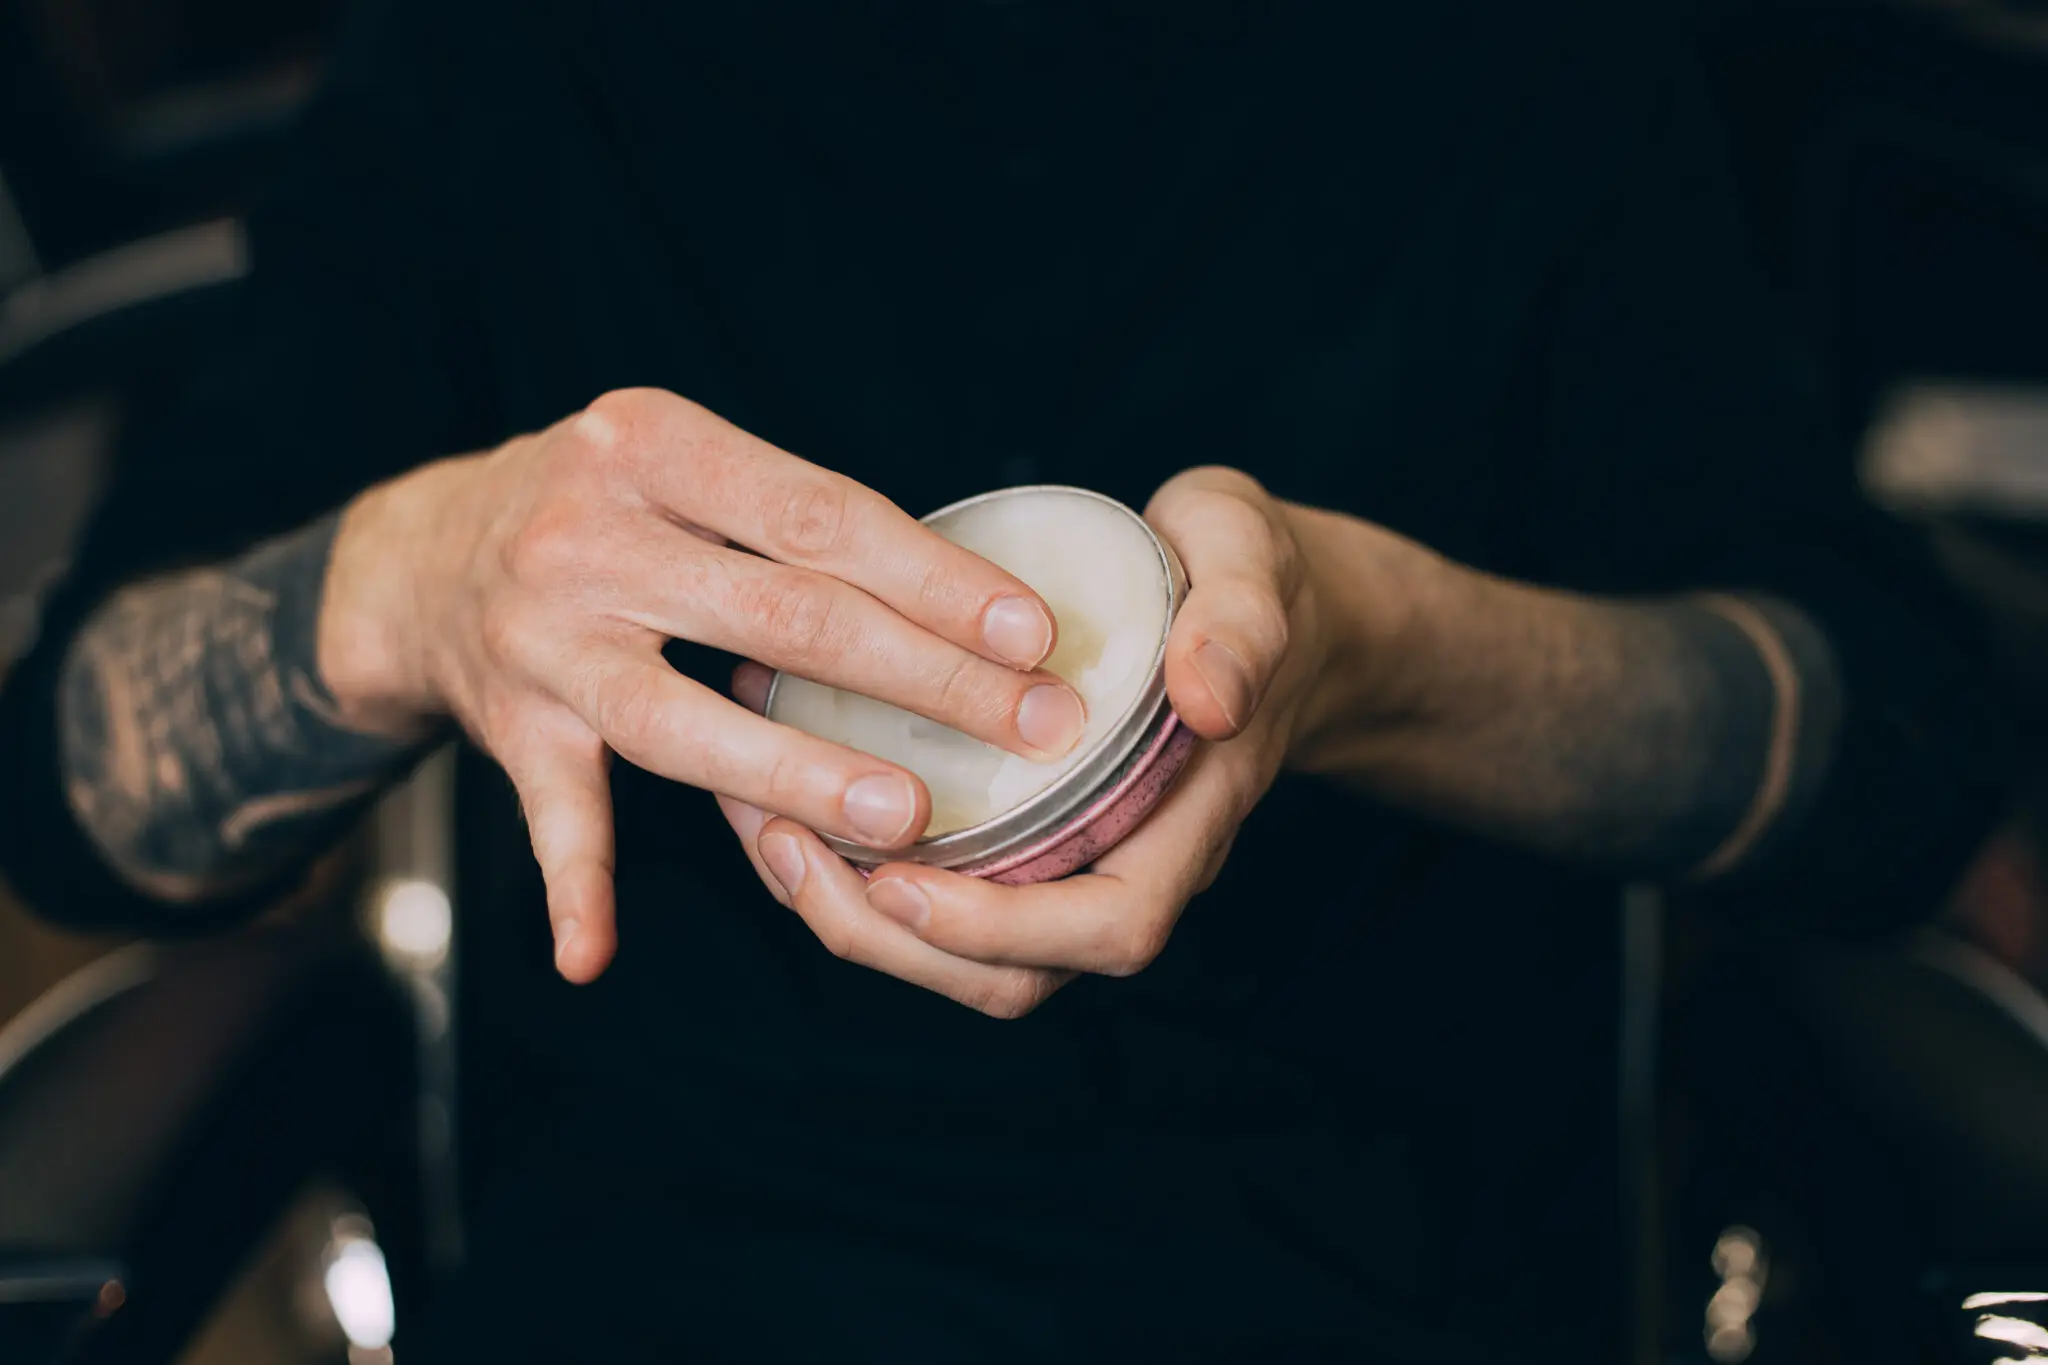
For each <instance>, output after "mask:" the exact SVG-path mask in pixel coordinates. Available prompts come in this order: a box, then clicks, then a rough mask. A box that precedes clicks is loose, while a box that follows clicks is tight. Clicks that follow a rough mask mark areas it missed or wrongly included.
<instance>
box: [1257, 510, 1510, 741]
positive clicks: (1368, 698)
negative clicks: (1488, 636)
mask: <svg viewBox="0 0 2048 1365" xmlns="http://www.w3.org/2000/svg"><path fill="white" fill-rule="evenodd" d="M1286 511H1287V515H1288V519H1289V521H1290V523H1291V524H1292V525H1293V528H1294V533H1295V539H1296V543H1297V544H1298V545H1299V546H1300V547H1301V553H1302V561H1303V566H1304V574H1303V578H1304V583H1303V587H1304V592H1305V594H1306V595H1307V596H1308V597H1309V598H1310V600H1311V601H1312V603H1313V604H1314V605H1313V610H1314V614H1315V616H1316V618H1317V634H1318V636H1319V638H1320V643H1321V648H1320V651H1319V658H1318V660H1317V665H1318V666H1317V668H1316V675H1315V677H1314V678H1313V679H1312V680H1311V682H1310V684H1309V690H1308V694H1307V696H1306V698H1305V700H1304V701H1303V703H1302V708H1301V717H1300V720H1299V723H1298V724H1297V725H1296V727H1295V734H1294V740H1293V743H1292V744H1291V746H1290V752H1289V756H1288V762H1289V766H1290V767H1295V768H1299V769H1302V770H1305V771H1315V772H1334V771H1338V770H1347V769H1351V768H1355V767H1358V766H1360V765H1361V764H1362V763H1364V762H1366V755H1368V754H1369V753H1370V752H1371V751H1372V749H1373V748H1374V747H1375V743H1376V741H1378V740H1380V739H1383V738H1385V737H1388V736H1392V735H1396V734H1398V733H1400V732H1401V731H1403V730H1406V729H1408V728H1412V727H1414V726H1417V725H1420V724H1425V723H1427V721H1428V720H1429V718H1430V717H1431V716H1432V715H1433V714H1435V713H1436V712H1437V711H1438V710H1439V709H1440V708H1441V707H1442V706H1443V705H1444V704H1445V703H1446V701H1447V699H1448V697H1447V693H1448V690H1449V689H1448V687H1447V683H1448V682H1449V681H1450V680H1451V679H1450V675H1449V674H1448V673H1447V671H1446V660H1447V658H1448V657H1449V649H1448V645H1449V641H1448V640H1447V639H1446V637H1445V631H1444V627H1445V624H1446V622H1449V621H1454V620H1456V619H1457V618H1458V616H1459V614H1460V610H1461V609H1460V607H1459V606H1458V601H1459V599H1460V598H1461V597H1463V596H1469V594H1470V593H1471V592H1472V590H1473V587H1474V583H1473V582H1472V581H1468V580H1476V579H1478V578H1479V575H1476V574H1474V573H1472V572H1471V571H1470V570H1467V569H1464V568H1462V567H1460V566H1459V565H1456V564H1453V563H1452V562H1451V561H1449V560H1447V559H1445V558H1443V557H1442V556H1441V555H1438V554H1437V553H1435V552H1434V551H1432V550H1430V549H1429V548H1427V547H1426V546H1423V545H1420V544H1418V543H1416V542H1415V541H1412V540H1409V539H1408V538H1407V537H1405V536H1401V535H1397V534H1395V533H1394V532H1392V531H1389V530H1387V529H1386V528H1385V527H1382V526H1377V525H1374V524H1373V523H1371V522H1367V521H1362V520H1360V519H1358V518H1356V517H1350V516H1345V515H1343V514H1341V513H1335V512H1326V511H1323V510H1321V509H1318V508H1312V507H1300V506H1295V505H1289V506H1288V507H1287V509H1286Z"/></svg>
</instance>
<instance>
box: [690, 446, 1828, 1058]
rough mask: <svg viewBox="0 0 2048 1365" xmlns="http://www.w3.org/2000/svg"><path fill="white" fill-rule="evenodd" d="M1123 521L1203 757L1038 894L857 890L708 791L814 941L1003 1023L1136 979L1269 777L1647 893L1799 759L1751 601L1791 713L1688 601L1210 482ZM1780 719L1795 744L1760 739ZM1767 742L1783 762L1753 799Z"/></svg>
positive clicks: (1728, 631)
mask: <svg viewBox="0 0 2048 1365" xmlns="http://www.w3.org/2000/svg"><path fill="white" fill-rule="evenodd" d="M1146 516H1147V519H1148V520H1150V521H1151V522H1152V524H1153V526H1154V527H1155V528H1156V529H1157V530H1158V531H1159V532H1160V534H1161V535H1162V536H1163V537H1165V539H1166V540H1167V541H1169V542H1170V543H1171V544H1172V545H1173V547H1174V549H1175V551H1176V552H1177V553H1178V554H1179V555H1180V557H1181V560H1182V562H1183V564H1184V565H1185V566H1186V568H1187V570H1188V578H1189V581H1190V585H1191V587H1190V592H1189V596H1188V599H1187V603H1186V605H1185V606H1184V607H1183V609H1182V611H1181V614H1180V615H1179V616H1178V617H1177V618H1176V620H1175V622H1174V626H1173V629H1172V632H1171V634H1170V636H1169V639H1168V644H1167V664H1166V683H1167V691H1168V695H1169V696H1170V697H1171V699H1172V701H1173V704H1174V706H1175V707H1176V709H1178V710H1179V712H1180V714H1181V717H1182V719H1183V720H1184V721H1186V722H1187V724H1188V725H1189V726H1190V727H1191V728H1193V729H1194V730H1195V731H1196V733H1198V734H1200V735H1201V736H1202V737H1204V738H1205V739H1208V740H1210V741H1212V742H1211V743H1209V744H1207V745H1205V746H1204V747H1203V748H1202V749H1201V750H1199V751H1198V752H1197V754H1196V755H1195V757H1194V759H1193V760H1191V762H1190V764H1189V767H1188V770H1187V771H1186V772H1185V773H1184V774H1183V775H1182V778H1181V780H1180V782H1179V783H1178V785H1176V786H1175V788H1174V789H1173V791H1172V792H1171V793H1170V794H1169V795H1168V796H1167V798H1166V800H1165V801H1163V802H1162V803H1161V804H1160V806H1159V807H1158V808H1157V809H1156V810H1154V811H1153V813H1152V815H1151V816H1150V817H1149V818H1148V819H1147V821H1146V823H1145V824H1144V825H1142V826H1140V827H1139V829H1138V830H1137V831H1136V832H1135V833H1133V834H1132V835H1131V836H1130V837H1129V838H1127V839H1126V840H1124V842H1122V843H1121V844H1119V845H1118V846H1117V847H1116V848H1114V849H1112V850H1111V851H1110V852H1109V853H1108V854H1107V855H1105V856H1104V857H1103V858H1101V859H1100V860H1099V861H1097V862H1096V864H1095V865H1094V867H1093V868H1092V869H1090V870H1089V871H1088V872H1086V873H1084V874H1081V875H1079V876H1075V877H1070V878H1067V879H1066V880H1064V881H1059V882H1053V883H1048V884H1044V885H1039V886H1025V887H1007V886H998V885H995V884H993V883H990V882H985V881H978V880H975V879H973V878H970V877H963V876H959V875H957V874H954V873H950V872H946V871H943V870H940V869H936V868H930V867H924V866H920V865H917V864H913V863H893V864H888V865H885V866H883V867H880V868H877V869H875V871H874V873H873V875H872V877H871V878H869V879H866V880H863V879H862V878H861V876H860V875H859V874H858V873H857V872H855V871H854V870H853V869H852V868H851V867H850V866H848V865H847V864H846V863H845V862H843V861H841V860H840V859H839V858H837V857H836V856H834V855H833V854H832V853H831V852H830V851H829V850H828V849H827V848H826V847H825V845H824V844H823V843H821V842H820V841H819V840H818V839H817V837H816V836H815V835H813V834H811V833H810V832H809V831H808V830H805V829H803V828H802V827H801V826H800V825H798V824H797V823H796V822H793V821H790V820H786V819H781V818H772V817H770V816H768V815H766V814H765V813H764V812H762V811H760V810H758V809H753V808H749V807H747V806H746V805H744V804H743V803H741V802H737V801H733V800H730V799H727V800H723V801H721V803H720V804H721V806H722V808H723V809H724V811H725V815H726V818H727V820H728V821H730V822H731V824H732V826H733V828H734V830H735V832H736V833H737V834H738V835H739V837H740V840H741V843H742V844H743V845H744V846H745V847H746V848H747V849H748V850H749V855H750V857H752V859H753V861H754V865H755V867H756V869H757V870H758V871H759V872H760V874H761V876H762V880H763V881H764V882H765V883H766V884H767V886H768V887H769V889H770V891H771V892H773V893H774V894H775V895H776V897H777V898H778V899H779V900H781V901H782V902H783V903H784V904H785V905H788V906H790V907H791V908H792V909H794V910H795V911H796V912H797V913H798V914H800V915H801V916H803V918H804V920H805V921H806V922H807V923H808V924H809V925H810V927H811V929H812V930H813V931H814V932H815V933H816V934H817V935H818V937H819V939H820V940H822V941H823V942H824V943H825V945H826V946H827V947H828V948H830V949H831V950H832V951H833V952H834V953H836V954H838V955H839V956H841V957H844V958H847V959H849V960H851V961H855V962H860V963H864V964H866V965H868V966H871V967H874V968H876V969H878V970H881V971H885V972H889V973H891V974H892V975H895V976H899V977H902V978H904V979H906V980H909V981H914V982H916V983H918V984H920V985H923V986H925V987H927V988H929V989H931V990H935V991H938V992H940V993H942V994H945V995H948V996H950V997H952V998H953V999H955V1000H958V1001H960V1002H961V1003H963V1004H966V1005H969V1006H970V1007H972V1008H974V1009H978V1010H981V1011H983V1012H985V1013H988V1014H991V1015H995V1016H998V1017H1003V1018H1014V1017H1017V1016H1020V1015H1023V1014H1026V1013H1028V1012H1030V1011H1031V1010H1032V1009H1034V1008H1036V1007H1037V1006H1038V1005H1039V1004H1041V1003H1043V1002H1044V1000H1045V999H1046V998H1047V997H1048V996H1050V995H1051V994H1052V993H1053V992H1054V991H1056V990H1058V989H1059V988H1060V987H1061V986H1062V985H1064V984H1066V983H1067V982H1068V981H1070V980H1072V979H1073V978H1074V976H1075V975H1076V974H1078V973H1082V972H1095V973H1101V974H1105V975H1111V976H1128V975H1131V974H1133V973H1135V972H1138V971H1142V970H1143V969H1144V968H1145V967H1147V966H1148V965H1150V964H1151V962H1152V961H1153V959H1154V958H1156V957H1157V956H1158V955H1159V953H1160V951H1161V950H1162V949H1163V948H1164V947H1165V946H1166V943H1167V941H1168V939H1169V938H1170V937H1171V936H1172V933H1173V930H1174V926H1175V924H1176V923H1177V922H1178V920H1179V918H1180V913H1181V911H1182V910H1183V909H1184V908H1185V906H1186V905H1187V903H1188V901H1189V900H1190V899H1191V898H1192V897H1193V896H1195V895H1196V894H1198V893H1199V892H1200V891H1202V890H1203V889H1204V888H1206V887H1207V886H1208V885H1209V884H1210V883H1211V882H1212V881H1214V880H1215V877H1216V874H1217V873H1218V871H1219V870H1220V869H1221V868H1222V866H1223V863H1224V860H1225V859H1226V858H1227V857H1228V856H1229V852H1230V847H1231V843H1232V841H1233V839H1234V838H1235V837H1236V832H1237V829H1238V827H1239V825H1240V824H1241V823H1242V822H1243V820H1244V819H1245V817H1246V815H1247V814H1248V813H1249V812H1250V811H1251V809H1252V808H1253V806H1254V805H1256V804H1257V802H1258V800H1259V799H1260V797H1261V796H1263V795H1264V793H1265V792H1266V790H1267V788H1269V787H1270V786H1271V785H1272V783H1273V781H1274V779H1275V777H1276V776H1277V775H1278V774H1279V773H1280V772H1281V771H1282V770H1283V769H1295V770H1300V771H1307V772H1315V773H1320V774H1323V775H1326V776H1333V777H1337V778H1340V779H1342V780H1346V781H1349V782H1353V783H1356V784H1358V785H1360V786H1362V787H1365V788H1367V789H1370V790H1373V791H1375V792H1378V793H1380V794H1381V795H1383V796H1385V797H1388V798H1390V799H1393V800H1396V801H1399V802H1402V803H1403V804H1406V805H1409V806H1411V807H1417V808H1422V809H1427V810H1431V811H1433V812H1435V813H1437V814H1439V815H1441V816H1444V817H1446V818H1448V819H1451V820H1454V821H1457V822H1459V823H1462V824H1464V825H1467V826H1469V827H1473V828H1477V829H1481V830H1484V831H1485V832H1487V833H1490V834H1492V835H1494V836H1496V837H1499V838H1503V839H1507V840H1511V841H1513V842H1516V843H1519V844H1521V845H1523V846H1526V847H1531V848H1536V849H1539V850H1542V851H1545V852H1549V853H1554V854H1557V855H1560V856H1566V857H1573V858H1577V859H1580V860H1582V861H1587V862H1592V863H1596V864H1599V865H1602V866H1606V867H1611V868H1614V869H1616V870H1628V871H1632V872H1638V873H1644V874H1648V875H1655V876H1660V877H1663V878H1666V879H1673V880H1675V879H1679V878H1682V877H1684V876H1686V875H1687V874H1688V873H1697V872H1699V871H1700V870H1701V869H1702V868H1703V867H1705V866H1706V865H1707V864H1708V863H1709V862H1711V863H1712V864H1713V866H1714V868H1715V870H1716V872H1717V873H1718V874H1721V875H1725V874H1726V873H1728V872H1732V871H1734V870H1735V869H1737V868H1739V867H1741V866H1742V864H1743V863H1744V861H1745V860H1746V859H1747V858H1748V857H1749V856H1750V855H1751V854H1752V853H1753V852H1754V851H1755V850H1756V849H1757V848H1758V847H1760V846H1761V844H1762V841H1763V839H1764V838H1765V837H1767V836H1768V835H1769V834H1770V833H1771V832H1774V827H1775V826H1776V825H1777V823H1778V821H1779V818H1780V817H1781V816H1782V814H1783V813H1784V812H1786V811H1792V810H1796V809H1797V808H1798V806H1799V804H1800V800H1801V798H1802V796H1803V795H1804V794H1806V793H1807V792H1809V791H1810V790H1811V788H1812V787H1813V786H1814V785H1815V784H1816V783H1817V782H1818V781H1819V779H1820V776H1821V775H1822V773H1823V772H1824V771H1825V768H1826V762H1827V756H1828V749H1829V743H1828V741H1829V739H1830V738H1831V734H1830V731H1831V728H1832V726H1833V723H1834V719H1833V718H1834V716H1835V713H1836V709H1837V708H1836V702H1835V700H1834V697H1835V694H1836V692H1837V691H1838V686H1839V685H1838V683H1837V681H1836V677H1835V673H1834V669H1833V664H1832V661H1831V658H1830V656H1829V655H1828V653H1827V650H1826V647H1825V644H1824V643H1823V642H1822V641H1821V639H1820V637H1819V636H1818V634H1817V633H1816V632H1814V631H1813V629H1812V628H1811V627H1810V626H1809V625H1808V624H1807V623H1806V622H1805V620H1804V618H1803V617H1801V616H1800V615H1799V614H1798V613H1797V612H1796V611H1793V610H1792V609H1790V608H1787V607H1783V606H1782V605H1780V604H1776V603H1762V604H1758V605H1757V613H1758V614H1760V615H1762V616H1763V617H1764V618H1765V619H1766V620H1768V621H1770V622H1772V623H1773V624H1772V629H1773V630H1774V632H1778V631H1782V632H1783V633H1784V635H1785V636H1787V637H1788V638H1790V639H1791V640H1792V641H1794V643H1793V644H1792V645H1791V646H1790V647H1788V648H1787V649H1786V651H1785V652H1786V653H1787V654H1788V655H1789V656H1791V657H1793V658H1795V659H1797V660H1800V661H1802V662H1801V665H1800V668H1799V671H1798V672H1797V673H1795V675H1794V677H1793V683H1794V686H1795V687H1796V688H1797V689H1798V691H1799V694H1800V698H1801V699H1802V700H1803V701H1804V702H1805V705H1804V706H1803V707H1801V708H1798V709H1797V711H1796V712H1795V711H1794V710H1793V709H1791V708H1787V707H1786V706H1785V705H1784V702H1785V701H1786V700H1788V699H1785V698H1780V697H1779V696H1777V695H1776V689H1775V688H1774V686H1773V679H1772V675H1771V672H1770V670H1769V669H1768V667H1767V666H1766V664H1765V662H1764V661H1763V659H1762V658H1761V657H1759V653H1758V650H1757V648H1756V644H1755V641H1754V640H1753V638H1752V637H1751V635H1750V634H1749V633H1748V632H1747V631H1745V630H1744V629H1743V628H1742V627H1740V626H1738V625H1736V624H1735V623H1734V622H1732V621H1731V620H1730V619H1729V618H1728V616H1726V615H1725V614H1723V613H1722V612H1721V611H1717V610H1714V609H1711V608H1709V607H1707V606H1704V605H1702V604H1701V603H1697V602H1692V601H1671V602H1660V603H1642V602H1620V601H1601V600H1598V599H1594V598H1587V597H1581V596H1576V595H1573V594H1569V593H1562V592H1554V591H1548V590H1545V589H1540V588H1532V587H1528V586H1526V585H1523V584H1516V583H1509V582H1506V581H1504V580H1500V579H1495V578H1491V577H1488V576H1486V575H1483V574H1478V573H1475V572H1473V571H1472V570H1469V569H1465V568H1462V567H1460V566H1458V565H1454V564H1451V563H1449V562H1448V561H1446V560H1444V559H1442V558H1441V557H1439V556H1437V555H1435V554H1433V553H1431V552H1430V551H1428V550H1426V549H1424V548H1423V547H1421V546H1419V545H1416V544H1414V543H1413V542H1411V541H1406V540H1403V539H1402V538H1400V537H1398V536H1395V535H1393V534H1391V533H1390V532H1388V531H1386V530H1384V529H1383V528H1380V527H1377V526H1373V525H1371V524H1370V523H1367V522H1363V521H1360V520H1358V519H1356V518H1351V517H1344V516H1339V515H1336V514H1333V513H1329V512H1322V511H1317V510H1313V509H1309V508H1302V507H1296V506H1291V505H1289V504H1285V503H1282V502H1280V501H1278V500H1277V499H1274V498H1272V497H1271V496H1269V495H1268V494H1267V493H1266V492H1265V491H1264V490H1263V489H1262V488H1260V487H1259V485H1258V484H1257V483H1256V482H1254V481H1253V480H1252V479H1250V478H1249V477H1247V476H1246V475H1244V474H1241V473H1238V472H1236V471H1233V470H1226V469H1198V470H1192V471H1189V472H1188V473H1186V474H1182V475H1180V476H1178V477H1177V478H1175V479H1174V480H1172V481H1171V482H1169V483H1168V484H1167V485H1166V486H1165V487H1164V488H1162V489H1161V490H1160V492H1159V493H1158V495H1157V496H1156V497H1155V498H1154V499H1153V501H1152V504H1151V506H1150V507H1149V508H1148V509H1147V510H1146ZM764 684H765V674H763V673H760V672H757V671H756V670H754V669H752V668H743V669H742V670H741V674H740V677H739V678H738V679H737V680H736V683H735V691H736V692H737V693H738V695H740V696H741V697H742V698H744V699H748V700H750V701H754V702H756V703H758V699H759V697H760V695H761V693H762V691H763V690H764ZM1794 714H1799V715H1803V716H1805V717H1807V718H1808V723H1807V726H1806V727H1805V728H1806V730H1807V733H1805V734H1804V735H1795V734H1790V733H1785V732H1783V727H1782V726H1781V725H1780V723H1779V722H1780V721H1781V720H1782V719H1784V718H1787V717H1790V716H1792V715H1794ZM1774 745H1777V746H1782V747H1783V748H1784V749H1785V751H1786V752H1787V753H1789V754H1790V755H1791V756H1792V762H1791V765H1790V766H1791V772H1790V776H1789V780H1788V781H1787V782H1785V783H1783V784H1781V785H1780V786H1779V788H1778V789H1777V790H1776V791H1775V792H1772V791H1768V790H1766V784H1765V782H1764V778H1765V774H1766V770H1767V767H1768V758H1769V755H1770V753H1771V751H1772V748H1773V746H1774ZM1760 797H1762V798H1764V799H1765V800H1766V801H1767V802H1768V805H1767V806H1766V807H1765V808H1762V809H1759V807H1758V804H1757V803H1758V801H1759V798H1760ZM1752 817H1760V818H1752ZM1745 825H1749V826H1753V827H1754V830H1755V833H1754V834H1752V835H1749V836H1746V837H1745V839H1744V841H1743V843H1742V844H1741V845H1740V846H1732V845H1730V844H1729V842H1728V840H1729V836H1730V835H1731V834H1733V833H1735V832H1736V831H1738V830H1739V829H1742V828H1743V827H1744V826H1745Z"/></svg>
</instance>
